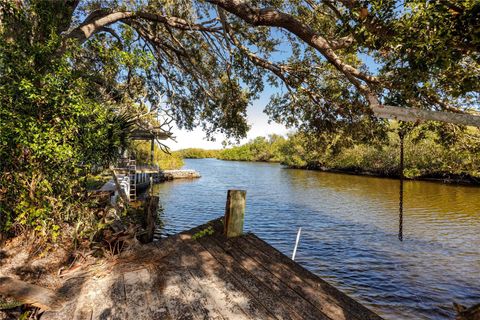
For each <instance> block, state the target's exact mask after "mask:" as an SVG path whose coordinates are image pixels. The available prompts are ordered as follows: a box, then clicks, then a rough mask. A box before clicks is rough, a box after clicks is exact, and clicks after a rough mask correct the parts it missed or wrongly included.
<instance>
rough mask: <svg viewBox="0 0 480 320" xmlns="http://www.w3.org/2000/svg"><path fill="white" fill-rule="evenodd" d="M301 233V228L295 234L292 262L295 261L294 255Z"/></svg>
mask: <svg viewBox="0 0 480 320" xmlns="http://www.w3.org/2000/svg"><path fill="white" fill-rule="evenodd" d="M301 232H302V228H301V227H300V228H299V229H298V233H297V240H296V241H295V248H293V254H292V260H295V254H296V253H297V247H298V242H299V241H300V233H301Z"/></svg>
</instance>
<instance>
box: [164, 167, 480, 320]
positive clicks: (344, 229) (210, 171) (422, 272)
mask: <svg viewBox="0 0 480 320" xmlns="http://www.w3.org/2000/svg"><path fill="white" fill-rule="evenodd" d="M187 167H188V168H193V169H197V170H199V171H200V172H201V173H202V176H203V177H202V178H201V179H198V180H194V181H173V182H169V183H165V184H161V185H159V186H158V192H159V193H160V196H161V199H162V201H163V204H164V207H165V211H164V213H163V214H162V218H163V221H164V223H165V227H164V229H163V230H162V232H163V234H164V235H167V234H172V233H175V232H178V231H181V230H184V229H187V228H191V227H193V226H196V225H198V224H200V223H203V222H206V221H208V220H210V219H213V218H215V217H218V216H220V215H222V214H223V209H224V205H225V196H226V190H227V189H230V188H243V189H246V190H247V213H246V229H248V230H252V231H254V232H255V233H256V234H258V235H259V236H260V237H262V238H263V239H265V240H266V241H268V242H269V243H270V244H272V245H274V246H275V247H276V248H278V249H279V250H281V251H282V252H284V253H285V254H287V255H289V256H291V253H292V250H293V246H294V242H295V237H296V231H297V230H298V228H299V227H302V237H301V241H300V245H299V247H298V251H297V255H296V261H298V262H299V263H301V264H302V265H304V266H306V267H307V268H309V269H310V270H312V271H313V272H315V273H317V274H319V275H320V276H322V277H323V278H325V279H327V280H328V281H330V282H331V283H333V284H335V285H337V286H338V287H339V288H341V289H342V290H343V291H345V292H348V293H350V294H352V295H353V296H355V297H356V298H358V299H359V300H361V301H362V302H364V303H366V304H368V305H369V306H370V307H372V309H375V310H376V311H377V312H379V313H380V314H381V315H383V316H385V317H386V318H390V319H432V318H433V319H435V318H439V319H441V318H451V317H452V315H453V313H452V308H451V302H452V301H453V300H456V301H460V302H462V303H464V304H473V303H475V302H480V293H479V292H480V290H479V289H478V288H480V279H479V277H478V275H479V274H480V249H479V248H480V236H479V234H478V233H479V231H480V202H479V201H478V196H479V192H480V189H479V188H474V187H462V186H449V185H443V184H439V183H429V182H414V181H406V182H405V183H404V218H405V221H404V225H403V234H404V241H403V242H400V241H398V238H397V237H398V231H399V230H398V227H399V225H398V222H399V221H398V219H399V211H398V210H399V207H398V205H399V203H398V200H399V198H398V196H399V193H398V192H399V185H398V180H391V179H380V178H370V177H359V176H353V175H343V174H331V173H324V172H315V171H304V170H294V169H283V168H281V167H280V166H279V165H273V164H264V163H241V162H225V161H218V160H211V159H206V160H188V161H187Z"/></svg>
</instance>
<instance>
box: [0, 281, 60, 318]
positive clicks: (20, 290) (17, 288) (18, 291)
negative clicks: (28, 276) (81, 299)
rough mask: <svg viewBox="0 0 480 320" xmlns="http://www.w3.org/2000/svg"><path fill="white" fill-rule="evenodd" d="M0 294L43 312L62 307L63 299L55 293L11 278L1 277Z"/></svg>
mask: <svg viewBox="0 0 480 320" xmlns="http://www.w3.org/2000/svg"><path fill="white" fill-rule="evenodd" d="M0 294H1V295H5V296H8V297H12V298H14V299H15V300H18V301H20V302H23V303H25V304H31V305H33V306H35V307H38V308H40V309H42V310H58V309H60V308H61V307H62V302H61V301H60V300H61V299H60V298H59V297H57V296H56V294H55V292H54V291H52V290H50V289H47V288H43V287H40V286H37V285H34V284H30V283H27V282H24V281H21V280H17V279H13V278H10V277H0Z"/></svg>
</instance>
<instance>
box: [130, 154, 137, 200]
mask: <svg viewBox="0 0 480 320" xmlns="http://www.w3.org/2000/svg"><path fill="white" fill-rule="evenodd" d="M136 172H137V162H136V160H135V159H130V161H129V162H128V176H129V178H130V195H129V196H130V201H136V200H137V175H136Z"/></svg>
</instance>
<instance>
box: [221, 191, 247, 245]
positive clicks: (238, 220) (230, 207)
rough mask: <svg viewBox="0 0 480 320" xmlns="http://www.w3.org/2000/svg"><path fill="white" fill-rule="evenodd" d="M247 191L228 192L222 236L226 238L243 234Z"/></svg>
mask: <svg viewBox="0 0 480 320" xmlns="http://www.w3.org/2000/svg"><path fill="white" fill-rule="evenodd" d="M246 195H247V191H245V190H228V192H227V204H226V206H225V218H224V229H223V231H224V234H225V236H226V237H227V238H232V237H237V236H241V235H242V234H243V220H244V216H245V204H246Z"/></svg>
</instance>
